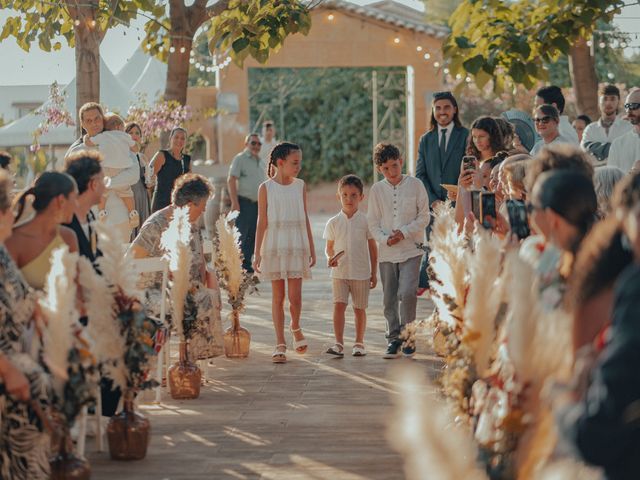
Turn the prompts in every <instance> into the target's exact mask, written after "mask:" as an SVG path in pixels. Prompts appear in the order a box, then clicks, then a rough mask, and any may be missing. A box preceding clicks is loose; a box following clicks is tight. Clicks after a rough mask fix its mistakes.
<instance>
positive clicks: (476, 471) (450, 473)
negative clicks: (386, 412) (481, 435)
mask: <svg viewBox="0 0 640 480" xmlns="http://www.w3.org/2000/svg"><path fill="white" fill-rule="evenodd" d="M393 377H394V378H397V379H398V381H399V386H400V392H399V394H398V395H397V396H396V397H395V399H396V407H395V413H394V415H393V419H392V421H391V424H390V427H389V432H388V436H389V440H390V443H391V444H392V445H394V446H395V447H396V448H397V449H398V450H399V451H400V452H401V453H402V455H403V456H404V458H405V471H406V474H407V478H409V479H410V480H427V479H428V480H460V479H465V480H484V479H486V478H487V477H486V476H485V474H484V473H483V472H482V470H480V468H478V466H477V465H476V463H475V459H476V456H477V452H476V449H475V447H474V446H473V444H472V442H471V440H470V438H471V434H470V432H468V431H466V430H465V429H464V427H461V426H458V425H456V424H455V422H454V421H453V419H452V418H451V415H450V413H449V412H448V411H447V409H446V407H445V406H444V405H443V404H442V403H441V402H439V401H438V400H437V399H436V398H435V391H434V389H433V388H432V387H431V386H430V385H429V384H428V382H427V380H426V379H425V377H424V372H423V371H422V370H420V369H419V368H418V367H405V368H398V369H396V370H395V371H394V374H393Z"/></svg>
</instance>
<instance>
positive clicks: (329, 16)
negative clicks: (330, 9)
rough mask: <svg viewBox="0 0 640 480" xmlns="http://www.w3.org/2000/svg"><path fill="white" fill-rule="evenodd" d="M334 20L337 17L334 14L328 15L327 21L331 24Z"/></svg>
mask: <svg viewBox="0 0 640 480" xmlns="http://www.w3.org/2000/svg"><path fill="white" fill-rule="evenodd" d="M334 18H336V17H335V15H334V14H333V13H330V14H329V15H327V20H329V21H330V22H331V21H333V19H334Z"/></svg>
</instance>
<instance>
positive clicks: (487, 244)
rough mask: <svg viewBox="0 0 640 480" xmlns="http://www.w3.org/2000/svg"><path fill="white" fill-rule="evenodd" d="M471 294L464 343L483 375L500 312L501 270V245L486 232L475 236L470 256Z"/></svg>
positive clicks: (466, 310)
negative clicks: (468, 347)
mask: <svg viewBox="0 0 640 480" xmlns="http://www.w3.org/2000/svg"><path fill="white" fill-rule="evenodd" d="M466 263H467V268H468V271H469V277H468V282H469V293H468V296H467V301H466V304H465V306H464V326H465V330H466V331H465V335H464V336H463V342H465V343H468V344H469V346H470V347H471V349H472V350H473V356H474V360H475V363H476V369H477V371H478V373H479V374H480V375H482V374H483V373H484V372H485V370H486V369H487V368H488V367H489V360H490V357H491V353H492V345H493V342H494V340H495V335H496V329H495V321H496V317H497V315H498V310H499V309H500V300H501V298H500V295H498V294H497V291H498V285H497V283H498V279H499V277H500V268H501V265H500V263H501V245H500V241H499V240H498V239H497V238H496V237H494V236H493V235H491V234H490V233H489V232H488V231H487V230H485V229H484V228H477V229H476V231H475V232H474V249H473V252H469V253H468V255H467V261H466Z"/></svg>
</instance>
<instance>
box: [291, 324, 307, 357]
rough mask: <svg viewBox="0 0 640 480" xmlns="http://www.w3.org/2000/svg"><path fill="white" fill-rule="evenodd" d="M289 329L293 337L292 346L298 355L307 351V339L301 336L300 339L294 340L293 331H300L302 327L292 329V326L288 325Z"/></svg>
mask: <svg viewBox="0 0 640 480" xmlns="http://www.w3.org/2000/svg"><path fill="white" fill-rule="evenodd" d="M289 330H291V334H292V337H293V348H294V350H295V351H296V353H297V354H299V355H303V354H305V353H307V347H308V346H309V344H308V343H307V339H306V338H303V339H302V340H296V337H295V335H293V334H294V333H298V332H301V331H302V328H297V329H296V330H294V329H293V328H291V327H289Z"/></svg>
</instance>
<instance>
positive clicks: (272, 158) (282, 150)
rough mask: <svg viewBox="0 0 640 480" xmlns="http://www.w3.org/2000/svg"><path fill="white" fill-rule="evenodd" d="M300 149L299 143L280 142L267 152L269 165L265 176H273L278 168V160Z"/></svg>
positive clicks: (284, 158)
mask: <svg viewBox="0 0 640 480" xmlns="http://www.w3.org/2000/svg"><path fill="white" fill-rule="evenodd" d="M301 150H302V149H301V148H300V145H296V144H295V143H290V142H280V143H279V144H277V145H276V146H275V147H273V149H272V150H271V153H270V154H269V166H268V167H267V176H268V177H269V178H273V177H274V176H275V174H276V171H275V170H276V169H277V168H278V160H286V159H287V157H288V156H289V155H290V154H291V153H292V152H299V151H301Z"/></svg>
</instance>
